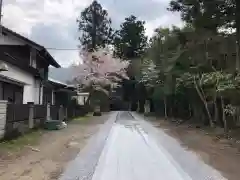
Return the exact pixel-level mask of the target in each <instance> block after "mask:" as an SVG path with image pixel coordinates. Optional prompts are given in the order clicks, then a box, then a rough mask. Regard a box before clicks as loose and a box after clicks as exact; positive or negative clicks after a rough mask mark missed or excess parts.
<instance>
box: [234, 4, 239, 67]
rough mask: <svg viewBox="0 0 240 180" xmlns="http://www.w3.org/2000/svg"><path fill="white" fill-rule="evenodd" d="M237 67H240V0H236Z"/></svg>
mask: <svg viewBox="0 0 240 180" xmlns="http://www.w3.org/2000/svg"><path fill="white" fill-rule="evenodd" d="M235 2H236V15H235V16H236V69H237V70H239V69H240V60H239V57H240V56H239V53H240V1H239V0H236V1H235Z"/></svg>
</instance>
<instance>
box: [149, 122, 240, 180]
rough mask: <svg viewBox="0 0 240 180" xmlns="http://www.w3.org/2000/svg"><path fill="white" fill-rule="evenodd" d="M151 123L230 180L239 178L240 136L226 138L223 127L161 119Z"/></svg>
mask: <svg viewBox="0 0 240 180" xmlns="http://www.w3.org/2000/svg"><path fill="white" fill-rule="evenodd" d="M151 123H152V124H153V125H154V126H155V127H158V128H161V129H163V130H164V131H165V132H166V133H167V134H169V135H171V136H172V137H174V138H175V139H177V140H178V141H179V142H180V143H181V144H182V146H184V147H185V148H186V149H188V150H191V151H192V152H194V153H195V154H196V155H197V156H199V157H200V158H201V159H202V160H203V161H204V162H205V163H207V164H209V165H210V166H212V167H214V168H215V169H217V170H219V171H220V172H221V173H222V174H223V175H224V176H225V177H226V178H227V179H228V180H239V177H240V171H239V166H240V154H239V147H240V146H239V141H238V140H236V139H238V138H239V137H237V136H236V134H234V136H233V137H235V138H230V139H226V138H224V137H223V136H221V135H220V134H222V130H221V129H218V128H217V129H215V130H214V131H213V130H212V129H210V128H204V127H201V128H199V127H198V128H196V126H195V125H193V124H191V125H190V124H182V125H179V124H176V123H175V122H170V121H165V120H161V119H155V118H154V119H153V118H152V119H151Z"/></svg>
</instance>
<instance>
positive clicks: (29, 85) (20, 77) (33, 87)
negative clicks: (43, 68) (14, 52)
mask: <svg viewBox="0 0 240 180" xmlns="http://www.w3.org/2000/svg"><path fill="white" fill-rule="evenodd" d="M2 62H3V61H1V60H0V63H2ZM4 63H5V64H7V66H8V71H4V72H0V76H4V77H7V78H9V79H11V80H13V81H17V82H19V83H22V84H23V85H24V88H23V103H24V104H27V103H28V102H35V103H36V104H39V98H37V97H39V93H40V92H39V90H37V89H39V86H40V82H37V81H36V79H35V78H34V76H33V75H32V74H30V73H28V72H26V71H23V70H21V69H20V68H18V67H16V66H13V65H12V64H9V63H7V62H4Z"/></svg>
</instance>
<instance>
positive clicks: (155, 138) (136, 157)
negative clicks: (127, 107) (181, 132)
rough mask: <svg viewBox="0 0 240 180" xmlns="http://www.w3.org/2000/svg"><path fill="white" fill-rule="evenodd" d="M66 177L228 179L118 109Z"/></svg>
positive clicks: (138, 118)
mask: <svg viewBox="0 0 240 180" xmlns="http://www.w3.org/2000/svg"><path fill="white" fill-rule="evenodd" d="M61 179H62V180H74V179H81V180H160V179H163V180H225V178H223V177H222V176H221V175H220V173H219V172H217V171H216V170H214V169H213V168H211V167H209V166H208V165H206V164H204V163H203V162H202V161H201V160H200V159H198V158H197V156H196V155H194V154H193V153H191V152H189V151H186V150H185V149H183V148H182V147H181V146H180V144H179V143H178V142H177V141H176V140H175V139H173V138H172V137H170V136H168V135H167V134H165V133H164V132H163V131H162V130H159V129H158V130H157V129H155V128H154V127H153V126H152V125H150V124H149V123H147V122H146V121H144V120H143V118H142V117H141V116H138V115H137V114H134V113H129V112H118V113H117V112H116V113H113V114H112V117H111V118H110V120H109V121H108V123H107V124H106V126H105V128H104V129H103V130H102V131H101V132H100V133H99V134H98V136H97V137H95V138H93V139H92V140H91V142H90V144H89V146H88V148H86V149H85V151H84V152H81V153H80V154H79V156H78V157H77V158H76V160H75V161H73V162H72V163H71V164H70V165H69V168H68V169H67V170H66V172H65V174H64V175H63V176H62V177H61Z"/></svg>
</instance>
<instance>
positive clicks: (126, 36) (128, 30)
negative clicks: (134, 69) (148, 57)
mask: <svg viewBox="0 0 240 180" xmlns="http://www.w3.org/2000/svg"><path fill="white" fill-rule="evenodd" d="M144 24H145V22H144V21H140V20H137V18H136V17H135V16H133V15H132V16H130V17H128V18H126V19H125V21H124V22H123V23H122V24H121V28H120V30H118V31H116V32H115V38H114V47H115V55H116V56H119V57H122V58H126V59H135V58H139V57H141V56H142V55H143V53H144V51H145V48H146V45H147V37H146V35H145V27H144Z"/></svg>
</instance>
